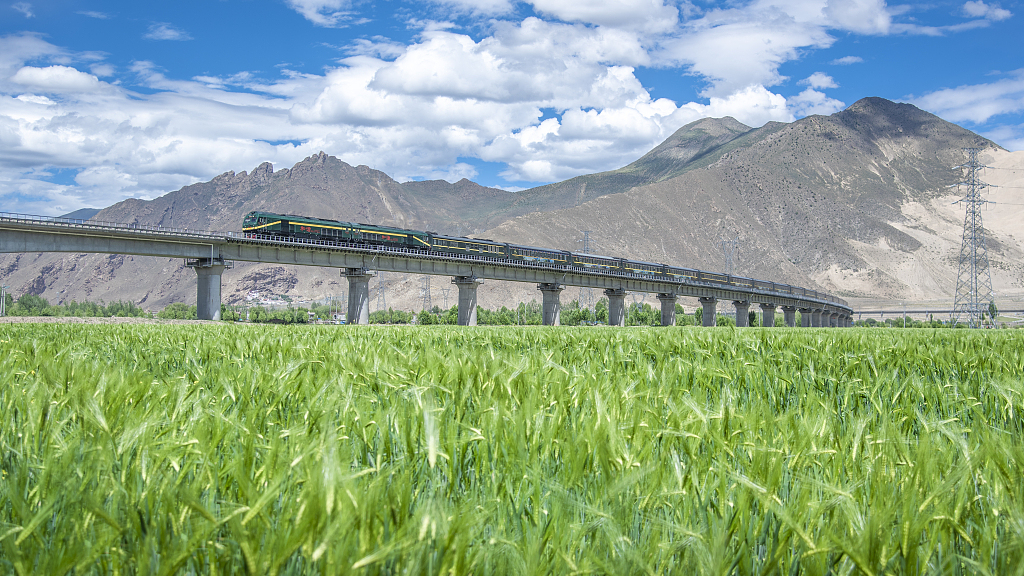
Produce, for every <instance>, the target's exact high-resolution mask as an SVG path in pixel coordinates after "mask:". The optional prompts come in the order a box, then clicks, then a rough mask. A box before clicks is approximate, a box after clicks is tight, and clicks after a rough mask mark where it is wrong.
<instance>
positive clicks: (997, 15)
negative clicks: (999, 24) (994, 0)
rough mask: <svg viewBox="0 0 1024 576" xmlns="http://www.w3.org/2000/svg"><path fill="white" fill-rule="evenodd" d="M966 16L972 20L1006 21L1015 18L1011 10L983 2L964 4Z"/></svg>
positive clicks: (972, 1) (974, 0) (974, 1)
mask: <svg viewBox="0 0 1024 576" xmlns="http://www.w3.org/2000/svg"><path fill="white" fill-rule="evenodd" d="M964 14H965V15H967V16H968V17H970V18H985V19H986V20H1006V19H1007V18H1009V17H1010V16H1013V14H1012V13H1010V11H1009V10H1004V9H1003V8H1000V7H999V5H998V4H992V5H989V4H985V3H984V2H982V0H971V1H970V2H966V3H965V4H964Z"/></svg>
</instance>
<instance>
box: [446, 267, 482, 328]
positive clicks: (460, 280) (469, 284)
mask: <svg viewBox="0 0 1024 576" xmlns="http://www.w3.org/2000/svg"><path fill="white" fill-rule="evenodd" d="M483 283H484V281H483V280H480V279H479V278H477V277H476V276H456V277H455V278H452V284H455V285H456V286H458V287H459V326H476V289H477V287H478V286H480V285H481V284H483Z"/></svg>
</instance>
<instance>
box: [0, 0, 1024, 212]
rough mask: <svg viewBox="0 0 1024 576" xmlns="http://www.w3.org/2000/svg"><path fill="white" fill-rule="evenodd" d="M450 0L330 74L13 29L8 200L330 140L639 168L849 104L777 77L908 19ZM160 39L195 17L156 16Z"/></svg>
mask: <svg viewBox="0 0 1024 576" xmlns="http://www.w3.org/2000/svg"><path fill="white" fill-rule="evenodd" d="M350 1H351V0H286V2H287V4H288V6H289V7H291V8H292V9H293V10H295V11H296V12H297V13H298V14H300V15H302V17H304V18H306V19H307V20H308V21H309V22H310V23H311V25H316V26H325V27H331V26H334V27H337V26H343V25H347V24H350V23H352V22H353V18H354V16H356V15H355V14H354V13H353V12H351V11H352V10H353V8H352V4H351V3H350ZM524 1H525V0H524ZM431 4H432V8H431V12H430V13H429V15H430V16H434V17H436V16H439V17H441V18H445V17H448V16H451V17H452V20H453V22H445V21H434V20H427V19H423V20H417V19H415V16H424V14H423V13H414V14H413V16H414V17H410V18H406V19H405V20H404V21H403V23H404V24H405V25H406V26H407V27H409V28H410V29H411V30H413V34H414V35H413V36H412V38H411V39H410V40H408V41H404V42H396V41H394V40H391V39H389V38H384V37H379V36H378V37H372V38H363V39H359V40H356V41H353V42H351V43H350V44H348V45H346V46H343V47H341V48H340V51H341V53H342V56H343V57H342V58H341V59H340V60H338V61H336V62H332V63H331V66H330V67H328V68H326V69H325V70H324V71H323V72H320V73H300V72H296V71H293V70H290V69H289V65H284V66H282V67H281V68H280V75H279V76H278V77H267V76H265V75H262V74H260V73H257V72H246V71H242V72H237V73H234V74H224V75H201V76H196V77H194V78H191V79H179V78H176V77H175V76H174V73H173V72H168V71H165V70H164V69H163V68H161V66H160V63H156V62H148V61H136V62H133V63H131V64H130V65H129V66H123V67H120V68H117V67H115V66H113V65H112V64H110V63H108V62H107V61H106V59H105V58H104V57H103V55H100V54H83V53H72V52H70V51H68V50H66V49H63V48H61V47H58V46H54V45H52V44H49V43H48V42H46V41H45V40H43V39H42V38H41V37H39V36H38V35H32V34H21V35H14V36H7V37H2V38H0V151H2V153H0V201H2V202H4V205H5V206H9V207H10V209H18V210H22V209H24V210H27V211H40V210H37V208H39V207H48V208H46V210H45V211H44V213H50V214H53V213H64V212H69V211H71V210H74V209H77V208H80V207H83V206H84V205H89V206H105V205H109V204H111V203H113V202H116V201H118V200H121V199H123V198H126V197H139V198H149V197H154V196H156V195H159V194H162V193H165V192H167V191H168V190H173V189H176V188H178V187H180V186H183V185H186V184H189V183H192V182H196V181H199V180H206V179H209V178H210V177H212V176H214V175H216V174H218V173H221V172H223V171H225V170H228V169H233V170H241V169H247V168H250V167H253V166H257V165H258V164H259V163H261V162H264V161H269V162H273V163H275V164H280V165H284V166H289V165H291V164H293V163H294V162H296V161H298V160H301V159H302V158H303V157H305V156H309V155H311V154H315V153H316V152H318V151H319V150H326V151H328V152H329V153H331V154H334V155H337V156H339V157H341V158H342V159H343V160H345V161H346V162H349V163H352V164H368V165H371V166H373V167H375V168H377V169H380V170H383V171H385V172H387V173H388V174H390V175H391V176H393V177H395V178H396V179H399V180H409V179H418V178H444V179H448V180H458V179H460V178H463V177H469V178H472V177H474V176H475V175H476V171H475V169H474V168H473V166H471V165H470V164H468V163H466V162H465V161H463V160H462V159H463V158H477V159H480V160H484V161H488V162H495V163H503V164H505V165H507V170H505V172H504V173H503V174H502V175H503V176H504V177H505V178H507V179H509V180H510V181H515V182H518V181H534V182H547V181H554V180H560V179H564V178H569V177H572V176H576V175H579V174H582V173H588V172H596V171H601V170H608V169H612V168H616V167H619V166H623V165H625V164H627V163H629V162H631V161H633V160H635V159H636V158H638V157H639V156H641V155H642V154H644V153H645V152H647V151H648V150H650V149H651V148H652V147H653V146H655V145H657V144H658V143H659V142H661V141H663V140H664V139H665V138H667V137H668V136H669V135H671V134H672V133H673V132H674V131H675V130H677V129H678V128H679V127H680V126H682V125H684V124H686V123H688V122H692V121H694V120H698V119H700V118H704V117H709V116H710V117H722V116H732V117H734V118H736V119H737V120H739V121H740V122H743V123H745V124H747V125H749V126H761V125H763V124H764V123H765V122H769V121H783V122H785V121H792V120H793V119H795V118H797V117H801V116H805V115H808V114H827V113H831V112H835V111H836V110H839V109H841V108H842V106H843V103H842V102H840V101H839V100H836V99H833V98H830V97H828V96H827V95H826V94H825V91H826V90H827V89H830V88H835V87H836V86H837V83H836V82H835V80H834V79H833V78H832V77H831V76H829V75H827V74H825V73H824V72H815V73H814V74H812V75H811V76H809V77H807V78H804V79H803V80H800V81H799V84H801V85H803V86H806V89H804V90H803V91H802V92H800V93H799V94H797V95H795V96H792V97H790V98H788V99H787V98H786V97H784V96H782V95H780V94H777V93H775V92H773V90H772V89H771V88H772V87H773V86H776V85H779V84H782V83H785V82H786V81H787V80H788V79H787V78H786V77H785V76H783V75H782V74H781V73H780V68H781V67H782V66H783V65H784V64H785V63H787V62H791V61H793V60H796V59H799V58H801V57H802V55H803V54H806V53H807V52H808V51H810V50H815V49H822V48H827V47H829V46H831V45H832V44H833V43H834V42H835V38H833V36H832V33H833V32H835V31H841V32H844V33H846V32H849V33H852V34H882V33H886V32H887V31H888V33H892V32H894V31H899V30H897V29H896V26H897V25H896V24H894V23H893V20H892V19H893V18H895V17H896V16H898V15H896V14H895V12H892V11H890V10H889V8H888V7H887V6H886V5H885V3H884V2H882V1H881V0H747V1H746V2H745V3H744V2H738V3H728V4H717V5H712V7H710V8H708V7H705V6H700V7H698V6H697V5H695V4H691V3H688V2H678V1H675V0H595V1H593V2H586V3H581V2H569V1H568V0H529V4H530V5H531V6H532V8H533V11H534V13H535V14H537V15H540V16H541V17H536V16H531V17H527V18H521V19H519V18H515V17H514V16H513V15H514V14H515V13H516V4H515V3H514V2H513V1H512V0H486V1H483V2H476V1H474V2H470V1H469V0H432V2H431ZM969 4H971V3H969ZM976 4H978V5H974V4H971V7H969V8H967V7H965V10H973V11H975V12H977V13H979V14H980V12H979V11H980V10H982V9H984V10H985V15H979V16H977V18H978V20H976V21H977V22H990V21H991V20H992V19H993V18H995V16H991V15H990V14H996V15H997V14H998V13H997V12H992V10H993V9H997V10H998V9H999V8H998V7H997V6H995V7H994V5H992V6H990V5H986V4H981V3H976ZM446 10H447V11H448V12H447V13H446V12H445V11H446ZM403 14H404V13H403ZM403 18H405V16H404V15H403ZM467 20H468V21H469V22H470V24H471V25H468V26H467V25H466V22H467ZM456 23H458V24H457V25H456ZM467 30H469V31H470V32H467ZM150 37H152V38H154V39H187V38H188V34H187V33H185V32H184V31H181V30H179V29H178V28H175V27H173V26H171V25H170V24H154V26H153V27H152V28H151V29H150ZM861 61H862V60H861V59H860V58H859V57H855V56H847V57H844V58H839V59H837V60H834V61H833V63H834V64H852V63H856V62H861ZM640 67H646V68H663V69H673V70H677V71H678V73H679V74H688V75H691V76H693V77H696V78H699V79H701V80H702V81H704V82H705V84H704V85H703V86H702V88H703V92H702V94H701V96H702V98H701V99H700V101H687V98H686V97H680V96H678V95H672V96H671V97H655V96H652V94H651V92H650V90H649V88H648V87H646V86H644V84H643V83H642V82H641V80H640V78H641V77H643V76H642V75H640V76H639V77H638V72H637V69H638V68H640ZM1020 81H1021V80H1020V78H1019V75H1015V76H1012V77H1007V78H1006V79H1004V80H1003V81H1001V82H1002V83H999V82H997V83H995V84H994V85H986V88H985V89H984V90H983V89H982V88H981V87H961V88H958V89H952V90H951V91H949V92H948V93H933V94H929V95H926V96H925V97H924V99H926V100H927V101H928V102H931V103H933V104H934V107H935V108H936V109H942V110H952V111H954V112H951V114H961V115H965V116H966V117H971V118H981V117H985V114H986V112H985V111H984V108H983V106H985V105H989V106H991V105H993V103H1000V104H998V105H996V106H995V107H994V108H993V110H1011V109H1014V108H1013V106H1015V105H1017V104H1014V102H1018V104H1019V101H1020V100H1021V96H1020V94H1021V93H1022V92H1024V88H1019V89H1018V88H1015V86H1016V84H1014V83H1015V82H1016V83H1019V82H1020ZM132 87H142V88H144V90H141V91H138V92H136V91H133V90H132ZM985 90H987V92H985ZM979 92H985V93H984V94H980V93H979ZM658 96H663V94H662V93H660V92H659V93H658ZM986 99H987V100H991V101H987V100H986ZM993 99H994V100H993ZM1015 99H1016V100H1015ZM933 111H934V110H933ZM996 113H1000V112H989V114H990V115H991V114H996ZM58 169H73V170H76V171H77V176H76V177H75V180H74V182H75V184H74V185H70V186H69V185H67V183H66V181H63V180H62V184H54V183H52V182H49V181H48V180H52V179H53V178H51V177H48V176H47V174H48V172H47V171H52V170H58Z"/></svg>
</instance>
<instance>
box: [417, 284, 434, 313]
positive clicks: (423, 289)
mask: <svg viewBox="0 0 1024 576" xmlns="http://www.w3.org/2000/svg"><path fill="white" fill-rule="evenodd" d="M420 297H421V298H423V309H424V310H426V311H427V312H430V309H431V308H433V307H434V305H433V304H431V303H430V276H429V275H428V276H424V277H423V279H422V280H421V281H420Z"/></svg>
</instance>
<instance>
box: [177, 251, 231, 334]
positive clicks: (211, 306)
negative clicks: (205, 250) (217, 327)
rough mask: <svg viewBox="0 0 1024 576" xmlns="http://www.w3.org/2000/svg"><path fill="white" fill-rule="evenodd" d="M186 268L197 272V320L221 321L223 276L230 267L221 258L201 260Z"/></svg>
mask: <svg viewBox="0 0 1024 576" xmlns="http://www.w3.org/2000/svg"><path fill="white" fill-rule="evenodd" d="M186 266H188V267H189V268H192V269H193V270H195V271H196V318H198V319H200V320H220V287H221V275H222V274H223V273H224V269H225V268H227V267H228V266H226V265H225V264H224V260H223V259H221V258H199V259H198V260H195V261H191V262H187V263H186Z"/></svg>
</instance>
